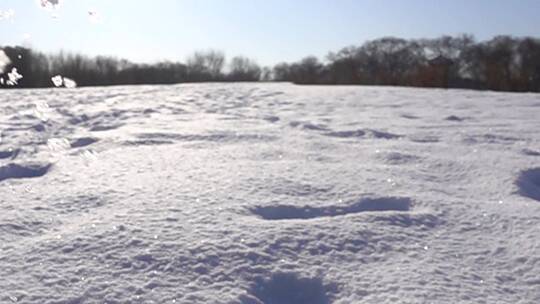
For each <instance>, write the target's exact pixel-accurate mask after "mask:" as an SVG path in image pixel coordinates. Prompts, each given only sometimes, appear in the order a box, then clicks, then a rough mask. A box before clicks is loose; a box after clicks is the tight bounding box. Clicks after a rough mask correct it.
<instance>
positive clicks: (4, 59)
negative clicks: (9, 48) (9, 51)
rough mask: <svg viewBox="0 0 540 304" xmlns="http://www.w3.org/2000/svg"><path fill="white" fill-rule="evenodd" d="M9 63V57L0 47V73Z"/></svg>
mask: <svg viewBox="0 0 540 304" xmlns="http://www.w3.org/2000/svg"><path fill="white" fill-rule="evenodd" d="M10 63H11V60H9V57H8V56H7V55H6V53H5V52H4V50H2V49H0V74H2V73H4V69H5V68H6V66H8V65H9V64H10ZM2 84H3V83H2Z"/></svg>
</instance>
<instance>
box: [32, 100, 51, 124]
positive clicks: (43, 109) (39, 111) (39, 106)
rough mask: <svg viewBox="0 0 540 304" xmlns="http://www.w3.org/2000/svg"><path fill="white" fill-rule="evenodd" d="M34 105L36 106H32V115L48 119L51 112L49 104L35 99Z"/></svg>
mask: <svg viewBox="0 0 540 304" xmlns="http://www.w3.org/2000/svg"><path fill="white" fill-rule="evenodd" d="M34 105H35V106H36V107H35V108H34V113H33V114H34V116H36V117H37V118H39V119H40V120H41V121H47V120H49V118H48V116H49V114H50V113H51V109H50V107H49V104H48V103H47V102H45V101H36V102H35V103H34Z"/></svg>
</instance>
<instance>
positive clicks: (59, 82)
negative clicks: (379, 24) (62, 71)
mask: <svg viewBox="0 0 540 304" xmlns="http://www.w3.org/2000/svg"><path fill="white" fill-rule="evenodd" d="M51 80H52V82H53V84H54V86H55V87H61V86H62V85H63V84H64V79H63V78H62V76H60V75H56V76H54V77H52V78H51Z"/></svg>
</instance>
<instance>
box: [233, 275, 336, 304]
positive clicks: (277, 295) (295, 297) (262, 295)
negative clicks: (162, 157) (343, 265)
mask: <svg viewBox="0 0 540 304" xmlns="http://www.w3.org/2000/svg"><path fill="white" fill-rule="evenodd" d="M335 290H336V287H335V285H333V284H330V285H324V283H323V281H322V280H321V279H319V278H301V277H299V276H298V275H297V274H296V273H276V274H274V275H272V277H271V278H270V279H269V280H258V281H257V282H256V283H255V284H254V286H253V287H252V294H253V295H254V296H255V297H256V299H253V298H251V297H249V298H248V297H245V298H244V299H243V300H242V303H243V304H259V303H261V304H330V303H332V301H331V300H332V299H331V293H332V292H334V291H335ZM248 299H249V300H248ZM257 300H258V301H257Z"/></svg>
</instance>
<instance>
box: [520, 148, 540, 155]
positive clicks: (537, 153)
mask: <svg viewBox="0 0 540 304" xmlns="http://www.w3.org/2000/svg"><path fill="white" fill-rule="evenodd" d="M521 152H522V153H523V154H525V155H529V156H540V151H537V150H532V149H523V150H521Z"/></svg>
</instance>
